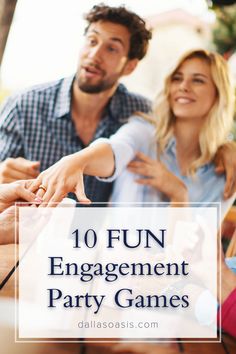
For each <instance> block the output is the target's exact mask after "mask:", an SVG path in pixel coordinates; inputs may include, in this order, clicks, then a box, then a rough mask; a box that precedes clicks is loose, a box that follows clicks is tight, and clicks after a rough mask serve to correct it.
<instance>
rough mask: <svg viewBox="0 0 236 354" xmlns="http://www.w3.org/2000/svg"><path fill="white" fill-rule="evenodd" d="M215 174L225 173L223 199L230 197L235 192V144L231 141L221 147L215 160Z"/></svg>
mask: <svg viewBox="0 0 236 354" xmlns="http://www.w3.org/2000/svg"><path fill="white" fill-rule="evenodd" d="M215 165H216V169H215V170H216V172H217V173H219V174H220V173H225V175H226V183H225V189H224V198H225V199H227V198H229V197H231V196H232V195H233V194H234V193H235V192H236V173H235V171H236V143H235V142H233V141H231V142H227V143H225V144H224V145H222V146H221V147H220V148H219V149H218V151H217V154H216V158H215Z"/></svg>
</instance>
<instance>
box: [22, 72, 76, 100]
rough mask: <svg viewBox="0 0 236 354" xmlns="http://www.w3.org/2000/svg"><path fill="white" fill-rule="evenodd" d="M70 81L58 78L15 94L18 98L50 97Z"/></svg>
mask: <svg viewBox="0 0 236 354" xmlns="http://www.w3.org/2000/svg"><path fill="white" fill-rule="evenodd" d="M69 80H70V81H71V82H72V78H71V77H68V78H60V79H57V80H54V81H50V82H46V83H42V84H37V85H34V86H31V87H28V88H26V89H24V90H21V91H19V92H18V93H16V95H17V96H18V97H28V96H38V95H39V96H41V95H47V94H48V95H51V94H54V93H56V92H57V91H58V90H60V88H61V87H62V86H63V85H64V84H65V82H66V81H69Z"/></svg>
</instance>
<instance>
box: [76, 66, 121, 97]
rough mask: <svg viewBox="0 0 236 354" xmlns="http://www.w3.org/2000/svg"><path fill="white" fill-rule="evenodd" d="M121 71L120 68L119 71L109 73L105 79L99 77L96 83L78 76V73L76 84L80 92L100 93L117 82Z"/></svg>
mask: <svg viewBox="0 0 236 354" xmlns="http://www.w3.org/2000/svg"><path fill="white" fill-rule="evenodd" d="M122 73H123V70H121V72H120V73H116V74H114V75H111V76H110V77H109V78H107V79H103V78H101V79H100V80H99V81H98V82H97V83H94V84H93V83H90V82H89V80H86V79H83V78H80V75H79V74H78V75H77V85H78V87H79V89H80V90H81V91H82V92H85V93H91V94H93V93H94V94H95V93H101V92H104V91H106V90H109V89H111V88H112V87H114V86H115V85H116V84H117V82H118V80H119V78H120V77H121V76H122Z"/></svg>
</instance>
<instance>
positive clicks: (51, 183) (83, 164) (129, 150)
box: [33, 118, 155, 205]
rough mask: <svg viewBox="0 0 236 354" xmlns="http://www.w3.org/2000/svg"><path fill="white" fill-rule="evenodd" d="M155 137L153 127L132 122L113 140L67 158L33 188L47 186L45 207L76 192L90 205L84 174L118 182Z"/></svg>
mask: <svg viewBox="0 0 236 354" xmlns="http://www.w3.org/2000/svg"><path fill="white" fill-rule="evenodd" d="M154 133H155V131H154V127H153V126H152V125H151V124H150V123H147V122H146V121H144V120H143V119H141V118H133V119H131V121H130V122H129V123H127V124H125V125H124V126H122V127H121V128H120V129H119V130H118V131H117V133H116V134H114V135H113V136H112V137H111V138H110V139H98V141H95V142H93V143H92V144H91V145H90V146H89V147H88V148H85V149H83V150H81V151H80V152H77V153H75V154H72V155H69V156H66V157H63V158H62V159H61V160H59V161H58V162H57V163H56V164H54V165H53V166H51V167H50V168H48V169H47V170H46V171H44V172H42V173H41V174H40V175H39V176H38V178H37V179H36V182H35V183H34V185H33V187H34V188H35V187H36V188H40V185H42V186H43V188H41V189H40V190H39V191H38V193H37V196H39V197H40V198H43V202H45V203H54V202H60V201H61V200H62V199H63V198H64V197H65V195H66V194H67V193H69V192H74V193H75V194H76V196H77V198H78V200H79V201H80V202H82V203H89V202H90V200H89V199H88V198H87V196H86V195H85V192H84V184H83V174H88V175H92V176H99V177H110V176H111V175H112V177H113V180H114V179H115V178H116V177H117V176H118V175H119V174H120V173H121V172H122V171H123V169H124V168H125V167H126V166H127V164H128V163H129V162H130V161H131V160H132V159H133V158H134V156H135V154H136V152H137V151H138V150H140V149H141V147H143V146H147V144H148V146H149V144H150V141H151V139H152V138H153V137H154V135H155V134H154ZM114 171H115V174H114V175H113V173H114ZM45 190H46V192H45ZM51 205H52V204H51Z"/></svg>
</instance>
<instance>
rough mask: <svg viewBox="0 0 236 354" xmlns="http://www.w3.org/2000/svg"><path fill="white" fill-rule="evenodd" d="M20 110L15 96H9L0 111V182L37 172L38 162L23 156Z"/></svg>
mask: <svg viewBox="0 0 236 354" xmlns="http://www.w3.org/2000/svg"><path fill="white" fill-rule="evenodd" d="M20 112H21V111H20V108H19V104H18V98H17V96H12V97H10V98H9V99H8V100H7V101H6V103H5V104H4V105H3V107H2V109H1V111H0V161H1V162H0V183H10V182H13V181H16V180H19V179H31V178H35V177H37V176H38V174H39V171H38V168H39V162H38V161H29V160H26V159H24V158H23V156H24V149H23V141H22V135H23V134H22V132H20V128H19V126H20V124H19V117H20ZM19 156H21V157H20V158H19Z"/></svg>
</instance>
